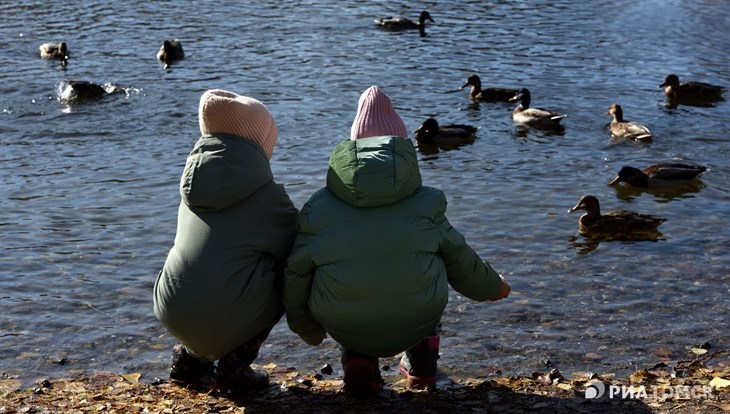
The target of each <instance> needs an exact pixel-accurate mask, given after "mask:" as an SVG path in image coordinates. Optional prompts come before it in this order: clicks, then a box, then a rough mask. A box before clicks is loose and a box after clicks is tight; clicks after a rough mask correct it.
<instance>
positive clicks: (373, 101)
mask: <svg viewBox="0 0 730 414" xmlns="http://www.w3.org/2000/svg"><path fill="white" fill-rule="evenodd" d="M380 135H391V136H397V137H403V138H408V130H407V129H406V124H404V123H403V120H402V119H401V117H400V116H398V114H397V113H396V112H395V109H393V104H392V103H391V102H390V98H388V95H386V94H385V92H383V91H382V90H381V89H380V88H378V87H377V86H374V85H373V86H371V87H369V88H368V89H367V90H365V92H363V93H362V95H360V100H359V101H358V103H357V115H355V120H354V121H353V122H352V128H351V129H350V139H351V140H353V141H354V140H356V139H360V138H367V137H377V136H380Z"/></svg>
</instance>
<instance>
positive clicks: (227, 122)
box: [198, 89, 278, 159]
mask: <svg viewBox="0 0 730 414" xmlns="http://www.w3.org/2000/svg"><path fill="white" fill-rule="evenodd" d="M198 120H199V122H200V133H202V134H203V135H205V134H231V135H236V136H239V137H243V138H247V139H249V140H251V141H253V142H255V143H257V144H259V145H261V147H262V148H263V149H264V152H265V153H266V158H269V159H271V153H272V152H273V151H274V145H276V141H277V139H278V131H277V129H276V123H275V122H274V118H273V117H272V116H271V113H270V112H269V110H268V109H266V107H265V106H264V104H262V103H261V102H259V101H257V100H256V99H253V98H249V97H247V96H243V95H238V94H235V93H233V92H228V91H224V90H221V89H211V90H209V91H206V92H205V93H203V96H201V97H200V108H199V110H198Z"/></svg>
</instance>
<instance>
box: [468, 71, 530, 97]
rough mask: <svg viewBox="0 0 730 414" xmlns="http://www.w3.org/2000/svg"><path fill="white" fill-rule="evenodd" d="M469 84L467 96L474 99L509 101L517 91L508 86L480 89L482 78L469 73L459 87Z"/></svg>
mask: <svg viewBox="0 0 730 414" xmlns="http://www.w3.org/2000/svg"><path fill="white" fill-rule="evenodd" d="M469 85H471V91H470V92H469V97H470V98H471V99H472V100H475V101H491V102H498V101H500V102H509V100H510V99H512V97H513V96H515V95H517V93H518V92H519V91H518V90H517V89H509V88H485V89H482V80H481V79H479V76H478V75H470V76H469V77H468V78H466V82H464V84H463V85H461V88H459V89H464V88H466V87H467V86H469Z"/></svg>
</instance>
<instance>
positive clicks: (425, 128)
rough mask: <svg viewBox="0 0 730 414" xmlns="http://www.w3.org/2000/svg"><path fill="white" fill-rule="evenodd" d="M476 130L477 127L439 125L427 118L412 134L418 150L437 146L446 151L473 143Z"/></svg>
mask: <svg viewBox="0 0 730 414" xmlns="http://www.w3.org/2000/svg"><path fill="white" fill-rule="evenodd" d="M478 129H479V127H475V126H472V125H464V124H449V125H439V123H438V121H436V119H434V118H428V119H426V120H425V121H424V122H423V124H422V125H421V126H420V127H418V129H416V130H415V131H413V132H414V133H415V134H416V142H418V146H419V148H420V147H422V146H424V147H425V146H437V147H439V148H441V149H444V150H448V149H454V148H457V147H459V146H462V145H467V144H471V143H472V142H474V140H475V139H476V135H475V133H476V132H477V130H478Z"/></svg>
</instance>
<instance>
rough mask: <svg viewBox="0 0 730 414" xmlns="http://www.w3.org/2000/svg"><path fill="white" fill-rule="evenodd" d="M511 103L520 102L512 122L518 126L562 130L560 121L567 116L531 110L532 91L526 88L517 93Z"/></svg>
mask: <svg viewBox="0 0 730 414" xmlns="http://www.w3.org/2000/svg"><path fill="white" fill-rule="evenodd" d="M509 101H510V102H514V101H520V104H519V105H517V107H516V108H515V110H514V111H512V120H513V121H514V122H516V123H518V124H522V125H527V126H532V127H537V128H560V127H561V125H560V120H561V119H563V118H565V117H566V116H567V115H562V114H560V113H558V112H554V111H548V110H546V109H541V108H531V107H530V91H529V90H527V89H526V88H522V89H520V90H519V91H517V94H516V95H515V96H513V97H512V98H510V99H509Z"/></svg>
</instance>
